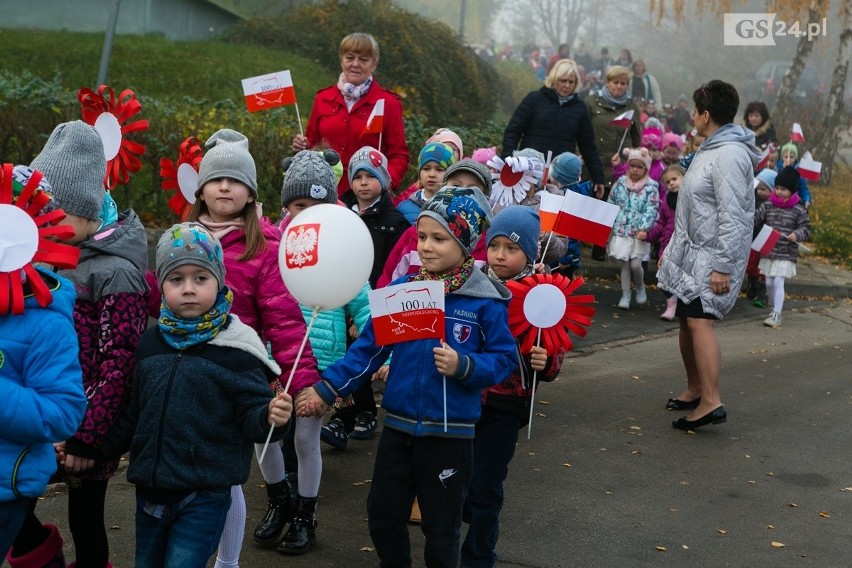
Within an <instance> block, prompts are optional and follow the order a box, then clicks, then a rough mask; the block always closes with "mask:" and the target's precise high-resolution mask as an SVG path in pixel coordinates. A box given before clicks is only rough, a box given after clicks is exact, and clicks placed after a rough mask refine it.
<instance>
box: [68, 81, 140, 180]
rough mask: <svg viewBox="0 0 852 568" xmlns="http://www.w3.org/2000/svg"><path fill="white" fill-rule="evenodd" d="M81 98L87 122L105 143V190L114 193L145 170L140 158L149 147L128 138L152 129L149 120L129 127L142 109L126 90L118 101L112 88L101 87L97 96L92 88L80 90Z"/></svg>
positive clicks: (79, 98) (132, 94)
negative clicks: (127, 122) (146, 147)
mask: <svg viewBox="0 0 852 568" xmlns="http://www.w3.org/2000/svg"><path fill="white" fill-rule="evenodd" d="M77 99H78V100H79V101H80V103H81V104H82V105H83V122H85V123H87V124H91V125H92V126H94V127H95V130H97V131H98V134H100V135H101V141H102V142H103V144H104V154H105V155H106V159H107V171H106V175H105V176H104V187H106V188H107V190H108V191H110V190H112V189H113V188H115V186H116V185H119V184H121V185H124V184H125V183H127V182H128V181H129V180H130V173H131V172H138V171H139V168H141V167H142V161H141V160H139V156H141V155H142V154H144V153H145V146H143V145H142V144H139V143H138V142H133V141H132V140H128V139H127V138H125V137H124V135H125V134H129V133H131V132H137V131H140V130H146V129H147V128H148V121H147V120H137V121H136V122H131V123H130V124H125V122H126V121H127V120H129V119H130V118H131V117H132V116H133V115H135V114H136V113H138V112H139V111H140V110H142V105H141V104H140V103H139V101H138V100H137V99H136V94H135V93H134V92H133V91H132V90H130V89H125V90H124V91H122V92H121V95H119V96H118V98H117V99H116V97H115V93H114V92H113V90H112V89H111V88H109V87H107V86H106V85H101V86H100V87H98V92H97V93H95V92H94V91H93V90H91V89H80V90H79V91H77Z"/></svg>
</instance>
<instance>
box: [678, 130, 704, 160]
mask: <svg viewBox="0 0 852 568" xmlns="http://www.w3.org/2000/svg"><path fill="white" fill-rule="evenodd" d="M702 142H704V136H702V135H700V134H699V133H698V131H697V130H696V129H694V128H693V129H692V130H690V131H689V135H688V136H687V137H686V144H685V145H684V156H683V158H681V160H680V165H681V167H682V168H683V169H684V170H688V169H689V164H691V163H692V159H693V158H694V157H695V153H696V152H697V151H698V148H699V147H700V146H701V143H702Z"/></svg>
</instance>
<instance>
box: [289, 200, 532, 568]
mask: <svg viewBox="0 0 852 568" xmlns="http://www.w3.org/2000/svg"><path fill="white" fill-rule="evenodd" d="M488 220H489V207H488V203H487V201H486V199H485V197H484V195H482V193H481V192H480V191H479V190H477V189H474V188H442V189H441V190H440V191H439V192H438V193H437V194H435V196H434V197H433V198H432V199H431V200H430V201H429V202H428V203H427V204H426V205H425V206H424V208H423V211H421V212H420V216H419V217H418V219H417V232H418V246H417V248H418V252H419V253H420V258H421V259H423V266H422V267H421V269H420V271H419V272H418V274H416V275H414V276H405V277H403V278H401V279H400V280H399V282H409V281H419V280H437V281H439V282H443V284H444V290H445V293H446V305H445V310H446V314H447V318H446V324H445V333H446V340H445V341H444V342H439V341H437V340H435V339H421V340H414V341H407V342H402V343H397V344H395V345H387V346H379V345H377V344H376V342H375V335H374V332H373V326H372V323H371V322H370V323H367V325H366V326H365V327H364V331H363V333H362V334H361V336H360V337H359V338H358V339H357V340H356V341H355V343H354V344H352V346H351V347H350V349H349V351H348V352H347V353H346V356H345V357H344V358H343V359H342V360H341V361H339V362H337V363H336V364H334V365H332V366H331V367H329V368H328V369H326V371H325V373H323V378H324V380H323V381H322V382H321V383H319V384H317V385H315V386H314V388H313V389H308V390H306V391H305V392H303V393H301V394H300V396H299V397H298V399H297V401H298V402H297V410H298V414H299V415H300V416H305V415H310V414H314V413H315V412H318V411H322V410H324V409H325V407H326V406H327V405H328V404H331V402H333V401H334V398H335V396H338V395H345V394H348V393H349V392H352V390H353V389H355V388H357V386H358V385H359V384H362V383H364V382H366V381H369V379H370V377H371V375H372V374H373V373H374V372H375V371H376V370H377V369H378V368H379V366H380V365H381V364H382V363H384V361H385V360H386V359H387V357H388V355H390V353H391V352H393V354H394V358H393V363H392V364H391V367H390V376H389V377H388V382H387V389H386V390H385V395H384V399H383V400H382V407H383V408H384V409H385V410H386V411H387V415H386V417H385V423H384V429H383V430H382V435H381V439H380V440H379V447H378V450H377V453H376V463H375V468H374V471H373V478H372V479H373V481H372V484H371V486H370V496H369V497H368V499H367V513H368V520H369V528H370V536H371V537H372V539H373V543H374V544H375V546H376V552H377V554H378V555H379V558H380V559H381V564H382V565H383V566H410V565H411V553H410V543H409V538H408V527H407V526H406V524H405V523H406V520H407V519H408V515H409V511H410V507H411V502H412V500H413V499H414V497H415V496H416V497H418V499H419V501H420V503H421V506H422V510H423V524H422V525H421V528H422V530H423V533H424V535H425V537H426V541H425V551H424V556H425V563H426V565H427V566H444V567H447V568H449V567H455V566H457V565H458V562H459V541H460V539H461V535H460V527H461V512H462V507H463V504H464V498H465V494H466V492H467V486H468V483H469V481H470V476H471V465H472V464H471V462H472V458H473V438H474V435H475V425H476V421H477V420H478V419H479V415H480V411H481V410H480V401H479V397H480V391H481V390H482V389H483V388H486V387H489V386H492V385H494V384H497V383H498V382H500V381H501V380H502V379H503V378H505V377H507V376H509V374H510V373H511V372H512V371H513V370H514V369H515V367H516V366H517V355H516V352H515V339H514V337H512V333H511V332H510V330H509V326H508V309H507V303H508V300H509V291H508V290H506V288H505V287H504V286H503V285H501V284H499V283H496V282H494V281H492V280H491V279H489V278H488V277H487V276H485V274H483V273H482V272H481V271H479V270H476V269H475V268H474V263H473V257H472V256H471V251H472V250H473V247H474V246H475V245H476V242H477V241H478V240H479V237H480V235H481V234H482V232H483V231H484V229H485V228H486V226H487V224H488ZM444 385H446V401H447V405H446V406H444V404H443V400H444V396H443V390H442V389H443V386H444ZM445 409H446V419H447V420H446V424H448V431H445V422H444V415H445V414H444V411H445Z"/></svg>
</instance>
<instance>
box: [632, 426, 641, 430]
mask: <svg viewBox="0 0 852 568" xmlns="http://www.w3.org/2000/svg"><path fill="white" fill-rule="evenodd" d="M630 429H631V430H641V429H642V427H641V426H631V427H630Z"/></svg>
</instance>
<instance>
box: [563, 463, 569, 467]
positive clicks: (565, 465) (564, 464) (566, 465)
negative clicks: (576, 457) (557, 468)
mask: <svg viewBox="0 0 852 568" xmlns="http://www.w3.org/2000/svg"><path fill="white" fill-rule="evenodd" d="M562 467H571V464H570V463H568V462H565V463H563V464H562Z"/></svg>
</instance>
